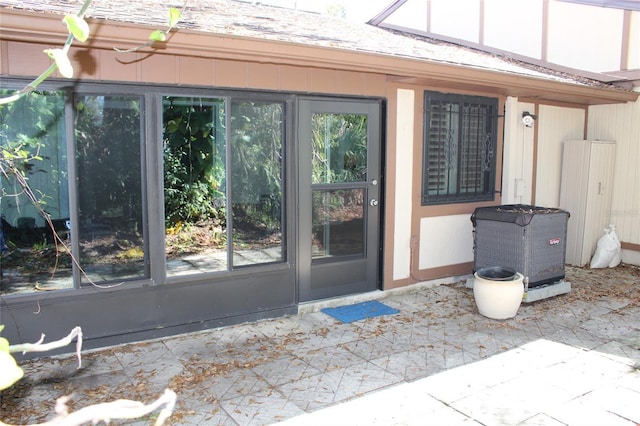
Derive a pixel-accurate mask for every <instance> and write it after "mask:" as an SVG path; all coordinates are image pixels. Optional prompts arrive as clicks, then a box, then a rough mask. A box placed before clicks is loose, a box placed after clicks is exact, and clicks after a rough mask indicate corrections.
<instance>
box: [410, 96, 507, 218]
mask: <svg viewBox="0 0 640 426" xmlns="http://www.w3.org/2000/svg"><path fill="white" fill-rule="evenodd" d="M424 111H425V112H424V114H425V115H424V128H425V130H424V159H423V182H422V204H423V205H426V204H446V203H464V202H475V201H487V200H492V199H493V197H494V191H495V176H496V149H497V121H498V120H497V118H498V99H495V98H486V97H480V96H464V95H452V94H447V93H439V92H425V110H424Z"/></svg>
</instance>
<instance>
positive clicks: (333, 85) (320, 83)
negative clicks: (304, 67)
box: [311, 69, 338, 93]
mask: <svg viewBox="0 0 640 426" xmlns="http://www.w3.org/2000/svg"><path fill="white" fill-rule="evenodd" d="M311 90H312V91H313V92H322V93H337V92H338V79H337V76H336V72H335V71H334V70H325V69H312V70H311Z"/></svg>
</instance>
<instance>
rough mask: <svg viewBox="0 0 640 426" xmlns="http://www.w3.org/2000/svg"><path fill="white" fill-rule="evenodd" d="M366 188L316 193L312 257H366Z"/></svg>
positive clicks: (319, 191) (317, 191)
mask: <svg viewBox="0 0 640 426" xmlns="http://www.w3.org/2000/svg"><path fill="white" fill-rule="evenodd" d="M364 205H365V204H364V189H362V188H360V189H345V190H314V191H313V225H312V226H313V229H312V232H313V233H312V241H311V247H312V257H313V259H314V260H315V259H323V258H329V257H336V256H353V255H360V256H362V255H364V239H365V224H364Z"/></svg>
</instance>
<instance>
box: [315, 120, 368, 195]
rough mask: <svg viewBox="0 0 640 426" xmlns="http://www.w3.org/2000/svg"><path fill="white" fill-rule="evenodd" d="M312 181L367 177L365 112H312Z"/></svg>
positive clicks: (340, 180)
mask: <svg viewBox="0 0 640 426" xmlns="http://www.w3.org/2000/svg"><path fill="white" fill-rule="evenodd" d="M312 132H313V163H312V167H313V171H312V173H313V174H312V176H313V180H312V182H313V183H336V182H362V181H365V180H366V179H367V116H366V115H361V114H314V115H313V121H312Z"/></svg>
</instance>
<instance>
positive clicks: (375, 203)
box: [369, 198, 378, 207]
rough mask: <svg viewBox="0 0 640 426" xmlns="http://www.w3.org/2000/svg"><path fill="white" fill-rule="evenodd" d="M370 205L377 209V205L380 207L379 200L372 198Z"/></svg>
mask: <svg viewBox="0 0 640 426" xmlns="http://www.w3.org/2000/svg"><path fill="white" fill-rule="evenodd" d="M369 205H370V206H371V207H375V206H377V205H378V200H376V199H375V198H372V199H371V200H370V201H369Z"/></svg>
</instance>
